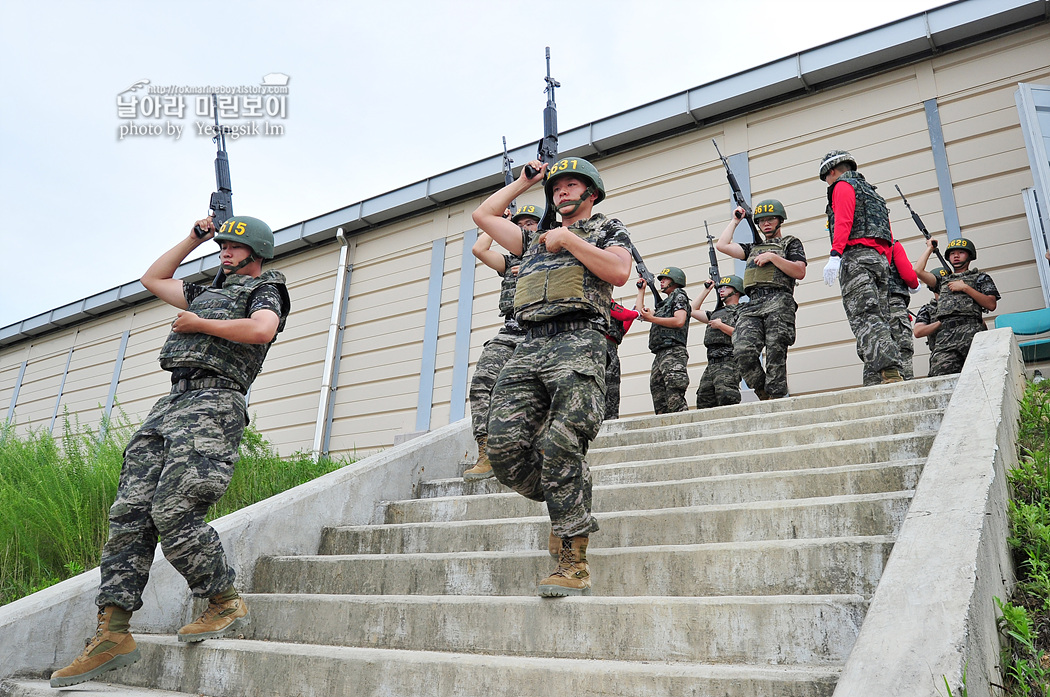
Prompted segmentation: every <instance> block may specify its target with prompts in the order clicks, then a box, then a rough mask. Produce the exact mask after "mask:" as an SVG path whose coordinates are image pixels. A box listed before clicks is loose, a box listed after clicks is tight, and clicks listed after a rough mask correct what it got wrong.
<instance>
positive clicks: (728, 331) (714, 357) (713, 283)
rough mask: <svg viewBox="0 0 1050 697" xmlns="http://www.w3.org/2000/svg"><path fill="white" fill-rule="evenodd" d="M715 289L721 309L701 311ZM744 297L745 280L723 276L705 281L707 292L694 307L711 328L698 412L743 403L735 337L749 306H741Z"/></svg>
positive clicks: (706, 335)
mask: <svg viewBox="0 0 1050 697" xmlns="http://www.w3.org/2000/svg"><path fill="white" fill-rule="evenodd" d="M716 268H717V267H716ZM712 289H716V290H715V292H716V293H718V303H717V306H716V307H715V309H714V310H711V311H708V310H701V309H700V306H701V305H703V303H704V300H706V299H707V296H708V294H709V293H710V292H711V290H712ZM743 294H744V281H743V279H741V278H740V277H739V276H722V277H720V278H718V279H716V280H711V279H708V280H706V281H704V290H703V292H702V293H700V295H699V296H697V298H696V300H694V301H693V303H692V315H693V319H695V320H697V321H699V322H702V323H703V324H706V325H707V331H706V332H705V333H704V346H705V347H706V348H707V368H706V369H704V374H703V375H701V376H700V386H699V387H698V388H697V390H696V408H697V409H707V408H709V407H721V406H725V405H727V404H739V403H740V370H739V369H738V368H737V366H736V361H735V360H733V333H734V332H735V331H736V329H735V327H736V323H737V317H738V315H739V313H740V310H741V309H743V307H744V306H745V305H746V304H747V303H741V302H740V300H741V296H743Z"/></svg>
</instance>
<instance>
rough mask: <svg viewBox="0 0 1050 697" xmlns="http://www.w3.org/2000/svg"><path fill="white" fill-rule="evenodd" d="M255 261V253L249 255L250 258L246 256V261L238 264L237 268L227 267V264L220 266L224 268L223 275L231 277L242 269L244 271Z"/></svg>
mask: <svg viewBox="0 0 1050 697" xmlns="http://www.w3.org/2000/svg"><path fill="white" fill-rule="evenodd" d="M253 261H255V254H254V253H252V254H249V255H248V256H246V257H245V258H244V261H242V262H241V263H239V264H237V265H236V266H226V265H225V264H220V266H222V270H223V273H225V274H227V275H229V274H231V273H237V272H238V271H240V270H241V269H243V268H244V267H245V266H247V265H248V264H250V263H252V262H253Z"/></svg>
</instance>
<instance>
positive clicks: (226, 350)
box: [160, 271, 291, 392]
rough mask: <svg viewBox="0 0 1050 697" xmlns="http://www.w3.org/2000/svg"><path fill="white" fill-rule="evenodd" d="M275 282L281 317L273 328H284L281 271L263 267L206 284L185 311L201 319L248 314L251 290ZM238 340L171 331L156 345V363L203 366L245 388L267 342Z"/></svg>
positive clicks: (287, 307) (286, 307) (285, 313)
mask: <svg viewBox="0 0 1050 697" xmlns="http://www.w3.org/2000/svg"><path fill="white" fill-rule="evenodd" d="M267 284H269V285H272V286H275V287H276V288H277V290H278V292H279V293H280V295H281V301H282V302H281V304H282V307H281V311H282V314H281V321H280V324H278V325H277V332H278V333H279V332H281V331H282V330H283V329H284V324H285V320H286V319H287V318H288V312H289V310H291V303H290V301H289V298H288V290H287V288H286V287H285V279H284V274H282V273H281V272H279V271H264V272H263V273H262V275H260V276H259V277H258V278H252V277H251V276H245V275H242V274H233V275H231V276H229V277H227V278H226V282H225V283H224V284H223V287H222V288H208V289H207V290H205V291H204V292H203V293H201V294H200V295H198V296H197V297H196V298H194V299H193V302H191V303H190V306H189V308H188V309H189V311H190V312H193V313H194V314H196V315H197V316H199V317H201V318H203V319H243V318H245V317H247V316H248V304H249V302H250V300H251V295H252V292H253V291H255V290H256V289H258V288H260V287H261V286H263V285H267ZM272 343H273V342H272V341H271V342H270V343H266V344H242V343H238V342H236V341H229V340H227V339H220V338H219V337H217V336H211V335H210V334H197V333H192V334H180V333H177V332H171V333H170V334H169V335H168V338H167V340H166V341H165V342H164V346H162V347H161V349H160V367H161V368H163V369H164V370H172V369H174V368H204V369H206V370H211V371H214V372H215V373H218V374H219V375H221V376H223V377H226V378H230V379H231V380H234V381H236V382H237V384H239V385H240V386H241V387H242V388H244V391H245V392H247V391H248V388H249V387H251V385H252V382H254V381H255V378H256V377H257V376H258V375H259V371H260V370H262V364H263V359H264V358H266V352H267V351H269V349H270V344H272Z"/></svg>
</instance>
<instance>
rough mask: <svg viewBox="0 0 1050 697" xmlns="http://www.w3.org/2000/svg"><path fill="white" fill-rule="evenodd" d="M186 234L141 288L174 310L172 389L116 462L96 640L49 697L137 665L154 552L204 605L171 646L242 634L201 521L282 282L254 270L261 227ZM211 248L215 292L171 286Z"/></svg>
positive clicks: (203, 226)
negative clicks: (140, 614)
mask: <svg viewBox="0 0 1050 697" xmlns="http://www.w3.org/2000/svg"><path fill="white" fill-rule="evenodd" d="M195 230H199V231H200V232H199V234H200V236H198V233H197V232H191V233H190V234H189V236H188V237H186V238H185V239H183V240H182V241H181V242H179V244H177V245H176V246H175V247H173V248H172V249H171V250H169V251H168V252H166V253H165V254H164V255H162V256H161V257H160V258H159V259H158V260H157V261H156V262H154V263H153V265H152V266H150V268H149V270H147V271H146V274H145V275H144V276H143V277H142V285H144V286H145V287H146V289H147V290H149V291H150V292H151V293H153V294H154V295H156V296H157V297H158V298H160V299H161V300H163V301H165V302H167V303H168V304H170V305H174V306H175V307H177V308H179V309H180V310H181V312H179V313H178V316H177V317H176V318H175V321H174V322H172V325H171V327H172V328H171V333H170V334H169V335H168V338H167V341H165V343H164V346H163V347H162V348H161V351H160V365H161V368H163V369H164V370H167V371H170V372H171V381H172V389H171V393H170V394H168V395H167V396H165V397H162V398H161V399H160V400H159V401H158V402H157V403H156V405H155V406H154V407H153V409H152V411H150V413H149V416H147V417H146V420H145V421H144V422H143V423H142V426H141V427H140V428H139V430H138V431H137V432H136V433H135V435H134V436H132V438H131V442H130V443H128V447H127V449H126V450H125V451H124V466H123V468H122V469H121V473H120V485H119V488H118V490H117V498H116V501H115V502H114V503H113V507H112V508H111V509H110V511H109V540H108V541H107V542H106V545H105V547H104V548H103V549H102V562H101V572H102V574H101V575H102V583H101V586H100V588H99V592H98V597H97V598H96V601H95V602H96V604H97V605H98V607H99V614H98V629H97V630H96V633H95V636H94V638H93V639H91V640H90V641H89V643H88V645H87V647H86V648H85V649H84V651H83V652H82V653H81V654H80V655H79V656H78V657H77V658H76V659H75V660H74V661H73V663H72V664H70V665H69V666H67V667H65V668H62V669H61V670H57V671H55V673H54V674H52V676H51V686H52V687H65V686H68V685H75V684H77V683H81V682H85V681H87V680H91V679H93V678H94V677H96V676H98V675H100V674H102V673H104V672H106V671H109V670H113V669H114V668H120V667H123V666H126V665H130V664H132V663H134V662H135V661H137V660H138V659H139V652H138V649H137V648H136V647H135V640H134V638H132V636H131V634H130V632H129V621H130V619H131V613H132V612H134V611H135V610H138V609H139V608H140V607H142V592H143V589H144V588H145V586H146V581H147V579H148V577H149V569H150V566H151V565H152V563H153V557H154V553H155V552H156V547H157V541H158V540H159V541H160V543H161V547H162V549H163V550H164V556H165V558H166V559H167V560H168V561H169V562H170V563H171V565H172V566H174V567H175V569H176V570H177V571H178V572H179V573H181V574H182V575H183V576H184V577H185V578H186V582H187V583H188V584H189V586H190V589H191V590H192V591H193V594H194V595H195V596H196V597H198V598H209V604H208V608H207V610H206V611H205V612H204V614H203V615H201V617H200V618H199V619H198V620H197V621H195V622H193V623H191V624H188V625H186V626H185V627H183V628H182V629H180V630H179V633H178V638H179V641H183V642H196V641H201V640H203V639H211V638H217V637H222V636H227V635H228V634H231V633H233V632H235V631H237V630H238V629H239V628H241V627H243V626H244V625H246V624H247V622H248V608H247V606H246V605H245V604H244V601H243V600H242V599H241V597H240V596H239V595H238V593H237V591H236V590H235V589H234V586H233V582H234V577H235V574H234V570H233V569H232V568H231V567H230V566H229V564H228V563H227V560H226V554H225V552H224V551H223V548H222V544H221V542H220V541H219V536H218V534H217V533H216V532H215V530H214V529H213V528H212V527H211V526H210V525H208V524H207V523H205V522H204V518H205V514H206V513H207V512H208V508H209V507H210V506H211V505H212V504H213V503H215V502H216V501H218V500H219V498H220V497H221V496H222V494H223V492H225V491H226V487H227V486H228V485H229V482H230V477H231V476H232V475H233V468H234V463H235V462H236V461H237V449H238V446H239V445H240V440H241V434H242V432H243V431H244V427H245V426H246V425H247V423H248V414H247V406H246V404H245V399H244V395H245V393H246V392H247V391H248V388H249V387H251V384H252V381H253V380H255V377H256V376H257V375H258V374H259V371H260V370H261V369H262V363H263V359H264V358H265V357H266V353H267V351H268V350H269V347H270V344H272V343H273V341H274V339H275V338H276V337H277V334H278V332H280V331H281V330H282V329H283V328H284V323H285V318H286V317H287V316H288V311H289V310H290V308H291V303H290V301H289V299H288V291H287V289H286V287H285V279H284V276H283V275H282V274H281V273H279V272H277V271H263V270H262V260H263V259H272V258H273V233H272V232H271V231H270V228H269V226H267V225H266V223H264V222H263V221H261V220H258V219H257V218H249V217H246V216H237V217H233V218H230V219H229V220H227V221H226V222H225V223H224V224H223V226H222V227H221V228H220V229H219V231H218V234H216V231H215V228H214V226H213V225H212V221H211V218H207V219H205V220H200V221H197V224H196V226H195ZM212 237H214V239H215V240H216V241H218V242H219V245H220V247H221V250H222V251H221V252H220V255H219V261H220V264H221V265H222V269H223V271H224V272H225V273H226V280H225V283H224V284H223V286H222V287H221V288H205V287H203V286H200V285H197V284H195V283H189V282H184V281H181V280H178V279H175V278H174V274H175V271H176V270H177V269H178V266H179V264H180V263H182V261H183V260H184V259H185V258H186V257H187V256H188V255H189V254H190V252H192V251H193V250H194V249H196V248H197V247H198V246H200V245H201V244H202V243H203V242H205V241H206V240H209V239H212Z"/></svg>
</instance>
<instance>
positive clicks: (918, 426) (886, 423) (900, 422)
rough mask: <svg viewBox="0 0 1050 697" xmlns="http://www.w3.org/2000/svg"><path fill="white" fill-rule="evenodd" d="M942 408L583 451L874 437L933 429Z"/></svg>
mask: <svg viewBox="0 0 1050 697" xmlns="http://www.w3.org/2000/svg"><path fill="white" fill-rule="evenodd" d="M943 413H944V410H943V409H929V410H926V411H920V412H907V413H903V414H891V415H889V416H876V417H872V418H868V419H854V420H852V421H831V422H826V423H820V424H807V425H804V426H792V427H788V428H775V429H766V430H752V431H749V432H747V433H745V434H741V433H730V434H726V435H719V436H708V435H705V436H703V437H701V438H689V439H682V440H665V441H661V442H656V443H640V444H638V445H617V446H616V447H611V448H601V447H599V448H594V447H592V448H591V449H589V450H588V451H587V464H588V465H589V466H590V467H598V466H599V465H608V464H614V463H619V462H639V461H648V460H654V459H664V458H672V457H685V456H697V455H708V454H716V453H717V454H733V453H739V452H741V451H742V450H747V451H751V450H762V449H766V448H795V447H800V446H804V445H814V444H823V443H833V442H836V441H847V440H857V439H859V438H878V437H880V436H886V435H891V434H895V433H933V434H936V432H937V429H938V428H940V426H941V415H942V414H943Z"/></svg>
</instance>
